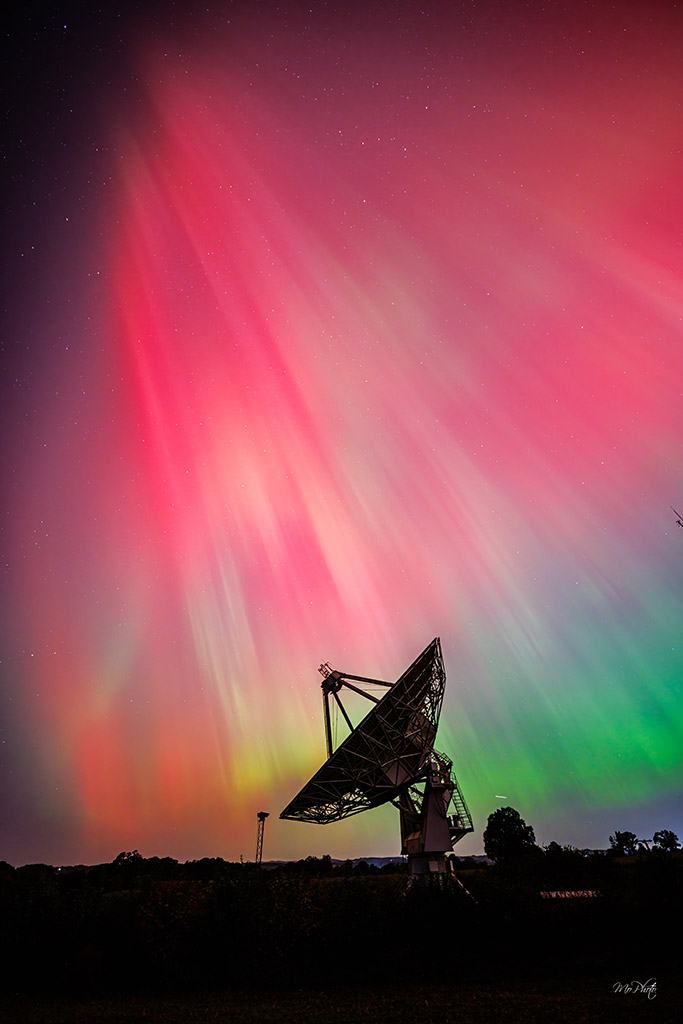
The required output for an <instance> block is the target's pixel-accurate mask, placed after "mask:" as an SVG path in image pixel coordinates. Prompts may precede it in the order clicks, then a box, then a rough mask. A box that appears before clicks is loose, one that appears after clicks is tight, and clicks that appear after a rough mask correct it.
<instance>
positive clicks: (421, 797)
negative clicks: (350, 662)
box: [280, 637, 473, 875]
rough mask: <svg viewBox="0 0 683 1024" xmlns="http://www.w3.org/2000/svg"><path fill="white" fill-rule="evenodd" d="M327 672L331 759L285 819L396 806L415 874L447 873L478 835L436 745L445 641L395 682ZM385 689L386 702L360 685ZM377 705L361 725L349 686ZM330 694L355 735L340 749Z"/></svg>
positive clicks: (330, 817)
mask: <svg viewBox="0 0 683 1024" xmlns="http://www.w3.org/2000/svg"><path fill="white" fill-rule="evenodd" d="M319 671H320V672H321V673H322V675H323V681H322V691H323V710H324V715H325V739H326V741H327V761H326V762H325V764H324V765H323V766H322V768H320V769H319V770H318V771H317V772H316V773H315V775H314V776H313V778H312V779H311V780H310V781H309V782H308V783H307V784H306V785H305V786H304V788H303V789H302V790H301V792H300V793H299V794H298V795H297V796H295V797H294V799H293V800H292V801H291V802H290V803H289V804H288V805H287V807H285V809H284V811H283V812H282V814H281V815H280V817H281V818H286V819H289V820H291V821H311V822H316V823H317V824H319V825H325V824H328V823H329V822H332V821H340V820H341V819H342V818H348V817H350V816H351V815H352V814H359V813H360V812H361V811H367V810H369V809H370V808H371V807H379V806H380V805H381V804H385V803H392V804H393V805H394V806H395V807H396V808H398V811H399V815H400V819H401V853H402V854H404V855H407V857H408V865H409V869H410V873H411V875H423V874H428V873H430V872H432V873H443V872H445V871H447V870H448V865H449V862H447V860H446V854H448V853H450V851H451V850H452V849H453V846H454V845H455V843H457V842H458V840H459V839H462V837H463V836H464V835H466V834H467V833H468V832H472V831H473V826H472V818H471V816H470V812H469V810H468V809H467V804H466V803H465V800H464V798H463V796H462V793H461V792H460V789H459V788H458V783H457V780H456V778H455V775H454V774H453V763H452V762H451V760H450V758H448V757H446V755H445V754H441V753H439V751H437V750H436V749H435V748H434V740H435V737H436V730H437V727H438V724H439V714H440V712H441V704H442V702H443V694H444V689H445V686H446V671H445V669H444V664H443V657H442V654H441V642H440V640H439V638H438V637H436V638H435V639H434V640H432V642H431V643H430V644H429V646H428V647H426V648H425V650H424V651H423V652H422V654H420V656H419V657H418V658H416V659H415V661H414V662H413V664H412V665H411V666H410V668H408V669H406V671H405V672H404V673H403V675H402V676H400V677H399V679H397V680H396V682H395V683H387V682H383V681H382V680H380V679H369V678H367V677H366V676H356V675H351V674H350V673H348V672H338V671H337V670H336V669H333V668H330V666H329V665H328V664H323V665H321V666H320V669H319ZM358 683H364V684H365V685H366V687H367V686H374V687H377V686H380V687H383V688H385V689H386V693H384V694H383V696H382V697H381V698H379V697H377V696H375V695H374V694H372V693H369V692H367V690H366V689H364V688H362V687H361V686H358V685H356V684H358ZM345 687H346V688H347V689H349V690H353V691H355V692H356V693H358V694H360V695H361V696H362V697H365V698H367V700H369V701H371V702H372V704H373V707H372V708H371V709H370V711H369V712H368V714H367V715H366V716H365V718H363V720H362V721H361V722H360V723H359V724H358V725H357V726H355V727H354V726H353V725H352V724H351V719H350V718H349V715H348V713H347V711H346V709H345V707H344V705H343V704H342V701H341V697H340V692H341V690H342V689H343V688H345ZM330 696H331V697H332V698H333V699H334V701H335V703H336V705H337V706H338V708H339V710H340V711H341V713H342V715H343V717H344V720H345V722H346V724H347V726H348V728H349V729H350V735H349V736H347V737H346V739H345V740H344V741H343V742H342V743H341V744H340V745H339V746H338V747H337V749H336V750H334V749H333V743H332V726H331V716H330Z"/></svg>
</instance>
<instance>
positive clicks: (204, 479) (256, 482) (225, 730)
mask: <svg viewBox="0 0 683 1024" xmlns="http://www.w3.org/2000/svg"><path fill="white" fill-rule="evenodd" d="M143 6H144V5H143ZM159 10H160V9H157V8H154V11H153V12H152V8H150V14H149V16H148V17H145V16H143V15H139V14H137V15H135V16H133V15H128V14H126V13H125V11H122V12H119V14H120V17H119V15H118V14H117V16H116V18H114V15H111V16H110V17H111V19H112V20H111V23H109V22H108V23H107V24H105V23H104V22H99V21H98V20H97V19H96V18H95V19H94V20H93V18H91V20H90V21H89V22H88V24H87V25H84V24H83V22H82V21H81V20H80V19H78V18H74V19H73V23H71V22H70V20H69V18H66V20H65V22H64V24H65V25H66V27H62V24H63V23H62V21H61V20H60V19H61V14H60V15H55V16H54V17H53V18H52V20H51V21H49V22H48V21H46V22H45V23H44V24H43V23H42V22H41V23H40V24H39V23H38V22H36V24H35V25H32V26H31V31H30V32H29V31H27V30H26V31H25V33H24V36H23V37H22V38H23V39H24V42H23V44H22V45H23V47H24V50H22V53H27V54H28V55H29V57H30V56H31V55H32V59H33V63H32V64H31V65H27V64H26V61H24V60H23V58H22V60H21V61H20V60H19V58H17V73H18V74H20V75H21V76H23V77H22V78H21V81H22V82H26V81H28V79H29V78H31V76H35V79H36V81H35V82H33V85H32V91H31V93H30V95H29V97H28V100H27V99H26V97H23V98H21V97H20V98H19V99H18V100H17V105H18V107H17V109H18V114H17V117H16V121H17V124H18V125H19V126H20V127H21V129H22V130H21V132H20V131H19V128H17V129H16V135H15V137H14V138H13V143H14V145H13V148H12V149H11V158H10V163H11V165H12V166H11V168H10V171H11V173H12V174H13V178H12V190H11V202H10V209H9V218H8V223H9V230H8V232H6V241H5V260H6V264H7V266H8V267H9V268H10V269H9V272H8V275H6V280H8V281H9V282H10V285H11V287H10V289H9V290H8V300H7V303H6V315H5V329H4V330H3V336H4V341H3V354H4V359H5V370H4V378H3V394H4V395H5V396H6V397H5V399H4V402H3V415H4V429H3V442H2V457H3V480H4V485H3V492H4V497H5V502H4V505H5V515H4V517H3V519H4V528H3V564H4V583H3V626H2V631H3V636H2V687H3V691H2V695H1V698H0V699H1V702H2V703H1V706H2V730H3V734H2V738H3V746H2V752H3V753H2V762H1V767H0V786H1V788H2V793H3V801H4V814H3V822H4V824H3V828H2V832H3V838H2V849H0V859H5V860H8V861H10V862H12V863H25V862H27V861H45V862H51V863H77V862H85V863H88V862H96V861H98V860H110V859H113V857H115V856H116V854H118V853H119V852H120V851H121V850H128V849H139V850H140V852H141V853H143V854H144V855H145V856H152V855H154V854H157V855H159V856H167V855H168V856H173V857H177V858H179V859H186V858H198V857H203V856H223V857H225V858H226V859H238V858H239V856H240V854H243V855H244V857H245V858H250V857H252V856H253V847H254V843H255V837H256V812H257V810H261V809H265V810H269V811H270V812H271V817H270V819H269V821H268V823H267V826H266V844H265V850H264V855H265V857H266V859H268V858H271V857H272V858H285V857H301V856H306V855H307V854H309V853H310V854H315V855H320V854H322V853H327V852H329V853H330V854H332V856H333V857H347V856H352V857H355V856H361V855H374V856H389V855H392V854H395V853H397V852H398V845H399V840H398V820H397V815H396V812H395V811H394V810H393V808H385V809H382V810H380V811H376V812H371V813H368V814H365V815H361V816H360V817H357V818H354V819H351V820H349V821H347V822H343V823H340V824H339V825H334V826H329V827H325V828H322V827H316V826H305V825H300V824H296V823H292V822H279V821H278V820H277V814H278V813H279V811H280V810H281V809H282V807H284V806H285V804H286V803H287V802H288V801H289V799H291V797H292V796H293V795H294V794H295V793H296V792H297V791H298V789H299V788H300V787H301V785H302V784H303V783H304V782H305V781H306V779H307V778H308V777H309V776H310V775H311V774H313V772H314V771H315V770H316V769H317V768H318V767H319V765H320V764H321V762H322V760H323V759H324V738H323V728H322V716H321V702H320V689H319V684H320V677H319V676H318V674H317V671H316V669H317V666H318V665H319V663H320V662H321V661H328V660H329V662H330V663H331V664H332V665H333V666H335V667H338V668H339V669H341V670H343V671H348V672H352V673H358V674H363V675H369V676H375V677H379V678H389V679H392V678H397V677H398V675H399V674H400V672H401V671H402V670H403V669H404V668H405V667H406V666H407V665H408V664H409V663H410V662H411V661H412V660H413V658H414V657H415V656H416V655H417V654H418V653H419V652H420V651H421V650H422V649H423V648H424V647H425V646H426V644H427V643H428V642H429V641H430V640H431V639H432V638H433V637H434V636H436V635H440V636H441V641H442V646H443V651H444V658H445V663H446V670H447V675H448V684H447V690H446V698H445V703H444V711H443V716H442V722H441V729H440V733H439V743H438V746H439V747H440V749H443V750H444V751H445V752H446V753H447V754H448V755H449V756H450V757H452V758H453V761H454V765H455V770H456V773H457V774H458V778H459V781H460V783H461V785H462V789H463V792H464V794H465V797H466V799H467V800H468V803H469V805H470V808H471V811H472V814H473V817H474V819H475V826H476V832H475V834H474V835H473V836H472V837H468V838H467V839H466V840H465V841H463V842H462V843H461V844H460V846H459V847H458V852H459V853H460V852H463V853H468V852H469V853H479V852H481V851H482V844H481V832H482V830H483V828H484V826H485V824H486V817H487V815H488V814H490V813H491V812H492V811H493V810H495V808H496V807H497V806H498V805H499V804H500V803H501V802H502V803H509V804H511V805H512V806H513V807H515V808H517V809H518V810H519V812H520V813H521V814H522V816H523V817H524V818H525V819H526V820H527V821H528V822H529V823H530V824H532V825H533V826H534V828H535V830H536V836H537V840H538V841H539V842H543V843H547V842H549V841H550V840H553V839H554V840H557V841H559V842H561V843H572V844H574V845H577V846H580V847H583V846H589V847H605V846H607V845H608V835H609V833H610V832H612V831H614V829H629V830H632V831H634V832H636V833H637V834H638V836H639V837H651V836H652V833H653V831H654V830H656V829H659V828H671V829H673V830H674V831H677V832H678V833H679V835H680V836H681V837H682V838H683V813H682V811H681V778H682V777H683V700H682V696H683V695H682V693H681V689H682V681H683V658H682V656H681V624H682V623H683V530H681V529H679V528H678V527H677V526H676V521H675V516H674V514H673V512H672V511H671V509H670V506H671V505H673V506H675V507H677V508H678V509H679V510H683V508H682V506H683V451H682V446H681V435H682V433H683V406H682V399H683V383H682V382H683V337H682V331H681V314H682V308H683V305H682V301H681V296H682V294H683V291H682V287H681V285H682V280H681V278H682V275H681V224H682V223H683V198H682V197H683V191H682V190H681V170H682V167H681V138H682V136H683V119H682V116H681V96H682V95H683V91H682V90H683V63H682V62H681V59H680V42H681V38H683V34H682V30H683V15H682V14H681V11H680V9H679V10H678V11H676V8H675V5H673V4H668V3H660V4H657V3H655V4H651V3H648V4H645V3H640V4H638V3H633V4H617V5H611V4H584V3H578V4H573V5H571V7H565V5H563V4H560V3H549V4H546V5H544V7H543V8H542V9H540V8H539V9H536V8H535V7H534V6H533V5H532V6H531V7H529V8H528V7H527V6H525V5H522V4H521V3H517V2H512V3H508V4H494V3H474V4H464V3H454V4H452V5H444V4H436V3H427V4H425V5H422V6H419V5H415V4H411V3H408V2H397V3H388V2H384V3H381V4H378V5H372V4H368V5H365V7H361V6H360V5H357V6H355V7H351V6H349V5H342V6H340V7H338V8H335V7H334V5H327V4H320V3H315V2H312V3H310V4H306V5H303V4H292V3H290V4H287V3H283V4H280V5H276V4H267V3H261V4H258V3H252V4H227V3H226V4H220V3H219V4H215V5H213V7H212V8H211V9H210V10H208V11H207V10H203V11H202V13H201V14H200V15H190V14H189V13H187V12H184V13H183V12H182V10H181V8H177V9H176V8H173V12H174V13H173V17H171V15H169V14H167V13H164V14H159ZM93 17H94V16H93ZM114 25H115V27H116V31H113V28H112V26H114ZM36 40H39V43H38V42H36ZM45 52H50V53H51V54H52V55H53V56H52V59H51V61H49V62H47V63H46V64H45V63H43V64H41V63H40V61H39V60H38V57H39V55H42V54H44V53H45ZM81 52H82V53H83V55H84V59H83V60H82V61H76V60H75V59H74V58H75V56H77V55H78V54H80V53H81ZM60 54H61V56H60ZM27 59H28V58H27ZM32 81H33V79H32ZM55 83H61V85H62V86H63V90H62V92H63V94H62V93H60V92H59V90H58V89H55V88H53V87H54V86H55ZM42 89H45V96H46V99H45V106H41V107H40V109H36V107H37V106H40V104H39V103H38V97H39V96H42V92H41V90H42ZM29 100H31V102H29ZM60 104H62V105H61V106H60ZM70 104H71V106H69V105H70ZM74 107H75V109H76V115H74V120H73V121H71V120H69V116H70V115H69V110H73V109H74ZM47 127H50V130H49V131H48V130H46V128H47ZM497 794H505V799H504V800H502V801H501V800H498V799H497V798H496V795H497Z"/></svg>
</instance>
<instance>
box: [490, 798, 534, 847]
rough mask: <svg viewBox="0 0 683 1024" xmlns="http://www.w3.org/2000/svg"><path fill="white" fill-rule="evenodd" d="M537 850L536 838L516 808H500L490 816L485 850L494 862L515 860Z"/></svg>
mask: <svg viewBox="0 0 683 1024" xmlns="http://www.w3.org/2000/svg"><path fill="white" fill-rule="evenodd" d="M535 848H536V836H535V835H534V830H533V828H532V827H531V825H527V823H526V822H525V821H524V818H522V817H520V814H519V811H516V810H515V809H514V807H499V808H498V810H497V811H494V812H493V814H489V818H488V824H487V826H486V828H485V829H484V850H485V852H486V856H487V857H491V858H492V859H493V860H514V859H516V858H517V857H523V856H524V854H525V853H530V852H531V851H532V850H534V849H535Z"/></svg>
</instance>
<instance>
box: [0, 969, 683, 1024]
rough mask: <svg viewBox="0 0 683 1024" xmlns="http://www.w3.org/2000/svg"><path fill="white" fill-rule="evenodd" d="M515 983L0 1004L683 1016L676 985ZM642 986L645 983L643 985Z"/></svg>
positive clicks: (479, 1015)
mask: <svg viewBox="0 0 683 1024" xmlns="http://www.w3.org/2000/svg"><path fill="white" fill-rule="evenodd" d="M619 980H625V979H614V980H612V979H611V978H586V979H582V980H577V979H576V978H574V979H572V980H571V981H567V980H563V979H550V980H549V979H544V980H543V981H521V980H520V981H515V982H512V983H511V982H505V983H504V984H493V983H492V984H486V983H479V984H477V985H457V986H455V985H441V986H431V985H430V986H405V987H388V986H387V987H386V988H381V989H380V988H367V987H364V988H361V989H358V990H350V989H349V990H347V989H326V990H319V991H315V990H313V991H311V990H308V991H304V990H294V991H285V992H271V993H265V992H261V993H208V994H194V995H192V996H182V997H179V996H174V997H170V996H156V997H151V996H147V997H143V996H125V997H123V996H121V997H111V998H106V999H104V998H101V999H92V998H91V999H84V1000H78V999H75V998H70V999H50V1000H46V999H39V998H35V999H32V998H29V997H22V998H19V997H16V998H5V999H3V1000H0V1018H1V1019H2V1020H3V1021H5V1022H7V1024H138V1022H139V1024H290V1022H291V1024H353V1022H359V1024H401V1022H403V1021H406V1022H412V1021H415V1022H419V1024H456V1022H457V1024H498V1022H511V1024H512V1022H514V1024H536V1022H540V1024H546V1022H547V1024H582V1022H597V1021H600V1022H609V1024H631V1022H639V1021H658V1022H659V1024H673V1022H674V1021H676V1022H677V1021H679V1020H680V1019H681V1005H682V1001H681V997H682V996H683V985H681V983H680V979H679V980H678V981H677V982H676V983H675V984H674V982H673V980H672V979H657V982H658V985H657V995H656V997H655V998H654V999H648V998H647V996H646V995H645V994H643V993H639V992H631V993H627V992H620V993H617V992H614V990H613V983H614V981H619ZM641 980H643V981H646V980H647V979H645V978H643V979H641Z"/></svg>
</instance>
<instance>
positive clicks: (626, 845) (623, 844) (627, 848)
mask: <svg viewBox="0 0 683 1024" xmlns="http://www.w3.org/2000/svg"><path fill="white" fill-rule="evenodd" d="M637 842H638V837H637V836H636V834H635V832H616V831H615V833H614V835H613V836H610V837H609V844H610V846H611V847H612V850H613V852H614V853H615V854H617V855H618V856H621V857H623V856H624V855H626V854H631V853H635V852H636V843H637Z"/></svg>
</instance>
